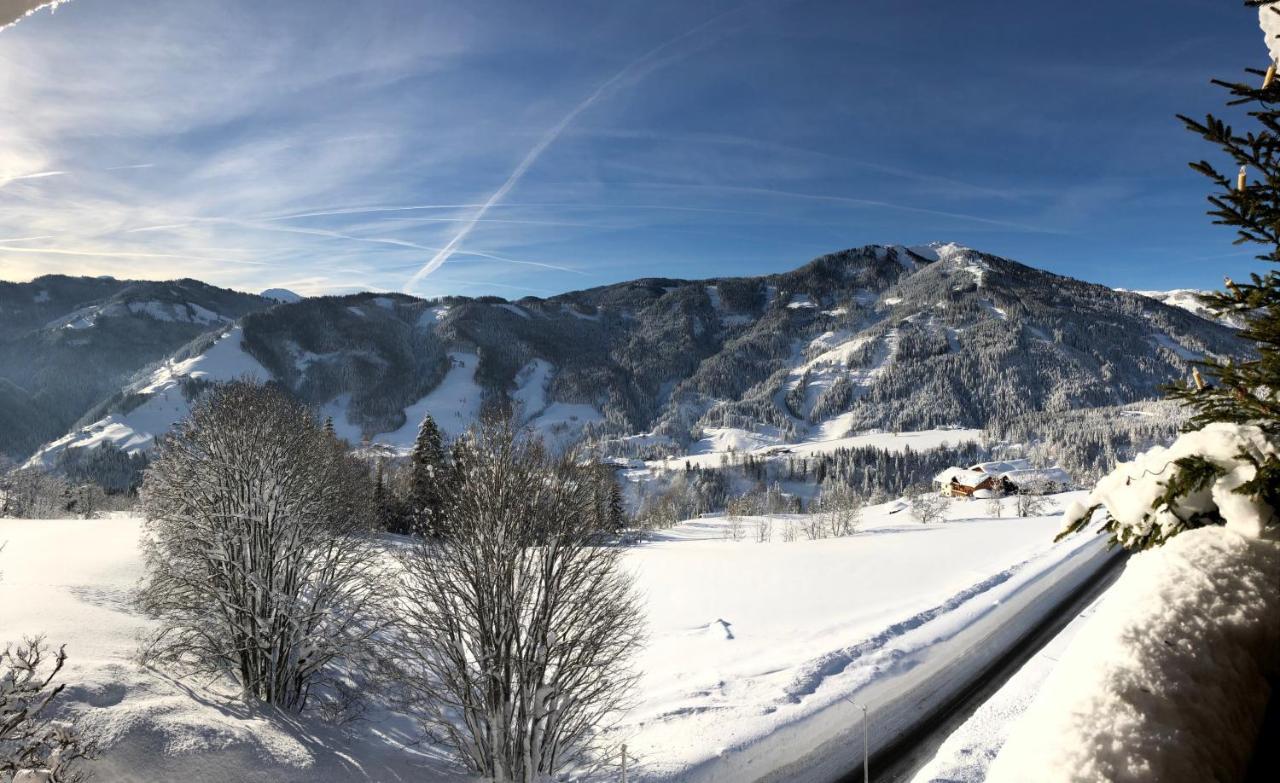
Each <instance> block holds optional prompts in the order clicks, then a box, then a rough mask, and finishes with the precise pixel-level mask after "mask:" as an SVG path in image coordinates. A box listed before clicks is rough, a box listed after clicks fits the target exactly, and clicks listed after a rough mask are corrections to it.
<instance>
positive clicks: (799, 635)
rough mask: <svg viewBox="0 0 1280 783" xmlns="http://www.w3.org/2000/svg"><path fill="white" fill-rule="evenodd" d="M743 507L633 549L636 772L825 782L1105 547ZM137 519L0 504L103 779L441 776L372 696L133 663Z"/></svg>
mask: <svg viewBox="0 0 1280 783" xmlns="http://www.w3.org/2000/svg"><path fill="white" fill-rule="evenodd" d="M1076 494H1077V495H1078V493H1076ZM1074 498H1075V495H1071V494H1069V495H1064V496H1056V497H1055V498H1053V502H1054V505H1055V506H1056V507H1057V508H1061V507H1062V506H1063V505H1064V504H1065V503H1066V502H1067V501H1069V500H1072V499H1074ZM1009 511H1010V512H1011V511H1012V504H1010V508H1009ZM758 521H759V520H756V519H746V520H744V521H743V522H742V525H743V527H744V528H745V530H746V533H745V535H744V536H743V537H742V540H738V541H735V540H732V537H731V536H727V535H726V531H727V530H729V529H731V528H732V526H733V525H734V524H735V523H733V522H732V521H730V520H728V519H725V518H723V517H719V518H712V519H701V520H690V521H687V522H684V523H682V524H680V525H677V526H676V527H675V528H673V529H671V530H669V531H666V532H664V533H662V534H660V535H658V536H657V537H656V538H655V539H654V540H652V541H650V542H649V543H646V544H643V545H640V546H637V547H635V548H632V549H630V550H628V552H627V555H626V565H627V567H628V568H629V569H631V570H632V571H633V572H634V574H635V576H636V580H637V586H638V589H639V590H640V591H641V593H642V595H643V596H644V599H645V601H646V603H647V614H648V622H649V643H648V646H647V647H646V649H645V651H644V652H643V654H642V655H641V657H640V659H639V660H638V662H637V663H638V666H639V669H640V670H641V671H642V680H641V684H640V688H639V691H638V700H637V703H636V705H635V706H634V707H633V708H632V709H631V710H630V711H629V712H627V713H626V714H625V715H624V716H623V717H622V721H621V723H620V725H619V726H618V727H617V729H615V736H614V739H616V740H617V741H625V742H626V743H627V744H628V747H629V750H630V754H631V755H632V758H633V766H632V768H631V770H630V772H631V778H630V779H631V780H639V781H667V780H680V781H703V780H708V781H711V780H718V781H751V780H789V781H805V780H821V779H826V778H829V777H830V776H832V775H833V774H834V773H836V772H838V771H839V770H842V769H846V768H848V767H849V766H852V765H853V764H854V763H856V761H857V760H858V756H859V752H860V743H859V742H856V741H855V739H854V738H855V737H856V738H857V739H858V740H860V736H861V734H860V732H861V728H860V723H859V720H860V715H861V712H860V709H859V708H857V707H855V706H854V704H853V702H859V703H866V704H868V705H869V706H870V707H871V712H872V716H873V718H872V742H873V745H875V744H882V743H884V742H885V741H886V740H887V739H889V738H890V737H891V735H892V734H894V733H895V732H897V731H899V730H901V729H902V728H903V727H904V726H905V725H907V724H908V723H909V722H910V721H911V720H912V719H913V718H915V717H916V716H917V715H918V714H919V713H920V712H921V711H922V710H924V709H926V708H927V707H928V706H929V705H930V704H931V703H933V702H934V701H936V700H938V699H941V698H945V697H946V696H947V695H948V694H949V693H950V692H951V691H952V690H953V689H954V688H956V687H959V686H961V685H962V684H963V681H964V680H965V678H966V677H967V676H969V675H970V674H971V673H972V672H974V671H977V670H980V669H981V668H983V667H984V666H985V664H986V663H988V662H989V660H990V659H991V658H992V657H993V656H995V655H998V654H999V653H1000V652H1001V651H1002V650H1003V649H1005V648H1007V646H1008V645H1009V644H1011V643H1012V642H1013V641H1014V640H1015V639H1016V638H1017V637H1018V636H1020V634H1021V632H1022V631H1023V630H1024V629H1025V628H1026V627H1027V626H1028V625H1029V624H1031V623H1033V622H1035V621H1036V620H1038V619H1040V617H1041V615H1042V614H1043V612H1045V611H1047V609H1048V608H1049V607H1050V606H1052V604H1053V603H1055V602H1056V600H1058V599H1059V598H1060V597H1061V594H1063V593H1064V592H1066V591H1069V590H1071V589H1073V587H1074V585H1076V584H1078V583H1079V582H1081V581H1083V580H1084V579H1085V578H1087V576H1088V575H1089V574H1091V573H1092V572H1093V571H1094V570H1095V569H1096V568H1097V567H1099V566H1100V565H1101V563H1102V562H1103V558H1104V555H1103V553H1102V550H1101V539H1099V538H1097V537H1090V536H1078V537H1075V538H1074V539H1073V540H1071V541H1068V542H1064V543H1062V544H1057V545H1055V544H1053V543H1052V539H1053V535H1054V534H1055V533H1056V532H1057V530H1058V529H1059V527H1060V525H1061V518H1060V517H1059V516H1056V515H1053V516H1045V517H1037V518H1031V519H1019V518H1012V517H1005V518H1003V519H993V518H989V517H988V516H987V505H986V504H985V503H981V502H968V501H954V502H953V503H952V506H951V508H950V510H949V519H948V521H946V522H943V523H937V524H930V525H922V524H920V523H919V522H916V521H914V520H913V519H911V518H910V516H909V512H908V511H906V510H904V509H903V506H902V504H901V503H890V504H884V505H880V506H874V507H871V508H869V509H868V510H867V511H866V513H865V520H864V523H863V526H862V528H861V529H860V530H859V532H858V533H857V534H855V535H853V536H850V537H846V538H835V539H823V540H817V541H809V540H806V539H805V538H804V536H803V535H801V536H800V537H799V540H795V541H784V540H783V538H784V536H783V533H782V531H783V528H784V527H785V526H788V525H796V524H799V522H800V518H793V517H786V516H782V517H777V518H775V519H774V520H773V525H774V532H773V537H772V541H770V542H768V543H758V542H756V541H755V536H754V528H755V525H756V524H757V523H758ZM138 535H139V523H138V521H137V520H136V519H131V518H118V519H106V520H92V521H30V520H0V541H8V546H7V547H6V549H5V550H4V552H3V553H2V554H0V571H3V574H4V575H3V579H2V580H0V629H2V630H3V633H2V635H3V636H4V637H8V638H16V637H19V636H21V635H24V634H31V633H41V632H43V633H45V634H47V635H48V639H49V641H50V642H54V643H58V644H62V643H66V644H67V650H68V653H69V655H70V662H69V664H68V668H67V670H66V677H65V679H66V681H67V682H68V683H70V687H69V688H68V690H67V692H66V694H65V696H64V703H65V705H66V707H67V708H69V709H73V710H75V711H78V712H82V713H83V714H84V716H85V717H84V720H85V722H86V723H87V725H88V726H89V727H90V728H91V729H92V730H94V731H95V732H96V733H98V734H99V735H100V736H101V737H102V739H103V743H104V747H105V754H104V757H103V760H102V762H101V765H102V770H103V771H104V779H110V780H113V781H115V780H119V781H132V780H155V779H164V780H169V779H182V780H186V781H191V783H203V781H206V780H208V781H212V780H246V781H259V780H262V781H265V780H284V781H293V780H298V781H301V780H309V781H320V782H321V783H327V782H328V781H350V780H366V779H369V780H410V779H413V780H448V779H450V778H449V777H448V774H447V773H446V772H445V771H444V770H445V767H444V766H442V763H441V761H440V759H439V753H438V751H437V750H435V749H433V748H432V747H431V746H430V745H429V744H425V745H416V746H412V747H411V748H407V747H406V746H405V743H408V742H411V741H412V739H413V735H412V731H411V727H410V726H409V725H408V724H407V723H406V722H405V721H404V720H403V719H402V718H400V717H398V716H396V715H394V714H392V713H388V712H386V711H384V710H379V709H376V708H375V709H374V710H373V711H372V712H371V714H370V716H369V720H367V721H366V722H364V723H361V724H357V725H356V726H354V727H352V728H350V729H348V730H346V731H341V730H338V729H335V728H332V727H327V726H325V725H324V724H322V723H320V722H318V721H316V720H313V719H304V720H297V719H289V718H286V717H284V716H280V715H272V714H270V713H264V712H262V711H256V710H249V709H246V708H244V707H243V706H241V705H239V704H237V703H236V702H235V701H234V700H232V699H230V698H229V697H227V695H226V694H219V693H216V692H214V691H213V690H209V689H206V687H205V686H204V684H203V683H199V682H181V683H179V682H173V681H171V680H170V679H168V678H166V677H165V676H163V675H162V674H160V673H157V672H153V671H148V670H142V669H139V668H138V666H137V665H136V664H135V663H134V662H133V657H134V654H135V651H136V637H137V634H138V632H139V631H141V630H143V629H145V628H146V626H147V622H148V621H147V620H146V619H145V618H142V617H140V616H139V615H137V614H136V613H135V612H134V611H133V610H132V608H131V607H130V604H129V590H130V588H131V587H132V586H133V585H134V584H135V583H136V581H137V579H138V578H139V576H140V575H141V561H140V557H139V553H138V549H137V541H138Z"/></svg>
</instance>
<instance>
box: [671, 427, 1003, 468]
mask: <svg viewBox="0 0 1280 783" xmlns="http://www.w3.org/2000/svg"><path fill="white" fill-rule="evenodd" d="M847 431H848V417H847V416H837V417H836V418H834V419H832V420H831V422H828V423H826V424H825V425H823V426H821V427H819V428H817V431H816V432H815V433H814V437H813V438H810V439H807V440H802V441H800V442H798V443H786V442H785V441H784V440H783V438H782V437H781V436H780V435H775V434H769V433H759V432H752V431H749V430H742V429H733V428H729V427H711V428H708V429H706V430H705V431H704V437H703V439H702V440H700V441H698V442H697V443H695V444H694V445H693V448H692V449H691V450H690V453H689V454H685V455H681V456H675V457H668V458H667V459H656V460H650V461H648V462H647V463H646V465H647V467H649V468H670V469H680V470H683V469H684V466H685V463H686V462H687V463H689V464H690V465H694V466H697V467H703V468H718V467H720V466H721V465H722V464H724V463H731V462H732V461H733V459H734V458H736V457H740V456H742V455H745V454H750V455H751V456H754V457H767V456H782V457H785V456H788V455H790V456H798V457H803V456H812V455H814V454H829V453H831V452H833V451H837V450H839V449H857V448H867V447H870V448H877V449H884V450H885V451H892V452H902V451H904V450H906V449H911V450H912V451H928V450H929V449H938V448H942V447H944V446H960V445H962V444H964V443H968V442H972V441H977V440H979V439H980V438H981V437H982V430H976V429H961V428H956V429H936V430H920V431H917V432H864V433H860V434H857V435H844V433H845V432H847Z"/></svg>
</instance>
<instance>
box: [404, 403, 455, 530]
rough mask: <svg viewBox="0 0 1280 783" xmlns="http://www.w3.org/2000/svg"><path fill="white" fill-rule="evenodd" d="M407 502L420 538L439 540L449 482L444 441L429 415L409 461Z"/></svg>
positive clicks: (443, 523) (425, 419) (449, 475)
mask: <svg viewBox="0 0 1280 783" xmlns="http://www.w3.org/2000/svg"><path fill="white" fill-rule="evenodd" d="M410 470H411V471H412V473H411V482H410V502H411V504H412V506H413V516H414V518H415V523H416V526H417V528H418V529H419V531H420V532H422V534H423V535H426V536H432V537H437V538H438V537H441V536H443V535H444V533H445V520H443V519H442V518H441V513H440V511H441V506H442V505H443V502H444V497H445V494H446V492H445V490H446V485H447V483H448V482H449V481H450V480H451V479H452V477H451V474H450V471H449V465H448V462H447V461H446V459H445V450H444V439H443V437H442V436H441V434H440V428H439V427H438V426H437V425H436V422H435V419H433V418H431V414H427V416H426V418H424V419H423V420H422V426H421V427H419V428H418V438H417V440H416V441H415V442H414V444H413V455H412V457H411V459H410Z"/></svg>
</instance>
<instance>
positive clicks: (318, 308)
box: [37, 244, 1245, 464]
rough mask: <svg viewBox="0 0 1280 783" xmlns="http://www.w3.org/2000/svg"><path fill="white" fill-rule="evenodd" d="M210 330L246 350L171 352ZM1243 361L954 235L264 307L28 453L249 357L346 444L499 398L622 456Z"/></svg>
mask: <svg viewBox="0 0 1280 783" xmlns="http://www.w3.org/2000/svg"><path fill="white" fill-rule="evenodd" d="M233 331H234V332H235V336H234V337H226V336H223V335H231V334H232V332H233ZM215 332H216V334H215ZM226 339H233V340H236V341H238V343H237V345H238V350H240V351H241V353H243V354H244V356H245V357H247V359H248V360H252V361H251V362H249V361H247V360H246V361H245V362H244V363H243V364H244V366H239V365H236V366H234V367H232V366H231V365H227V366H226V367H223V368H221V369H218V370H216V371H209V370H208V369H202V368H203V367H204V365H203V364H201V363H200V362H196V363H195V364H184V362H190V361H191V360H192V359H193V358H198V357H200V356H202V355H204V354H205V353H207V352H208V351H209V350H210V349H211V348H212V347H213V346H216V345H218V343H219V342H220V341H221V340H226ZM1244 351H1245V348H1244V346H1243V344H1242V343H1241V342H1240V341H1239V340H1238V338H1236V337H1235V335H1234V332H1233V331H1232V330H1230V329H1228V328H1227V327H1225V326H1222V325H1220V324H1215V323H1213V322H1211V321H1208V320H1205V319H1203V318H1201V317H1199V316H1196V315H1193V314H1191V313H1189V312H1187V311H1185V310H1182V309H1179V308H1175V307H1170V306H1167V305H1165V304H1162V303H1160V302H1158V301H1156V300H1154V299H1150V298H1147V297H1144V296H1141V295H1138V294H1133V293H1129V292H1120V291H1115V290H1112V289H1110V288H1107V287H1105V286H1100V285H1095V284H1091V283H1085V282H1082V281H1078V280H1074V279H1072V278H1068V277H1064V276H1061V275H1054V274H1052V273H1049V272H1044V271H1042V270H1037V269H1034V268H1033V267H1029V266H1026V265H1023V264H1019V263H1018V262H1015V261H1011V260H1008V259H1003V258H1000V257H998V256H993V255H989V254H984V253H981V252H979V251H976V250H971V249H969V248H964V247H961V246H958V245H954V244H938V245H933V246H929V247H917V248H907V247H903V246H880V245H869V246H865V247H860V248H852V249H849V250H844V251H839V252H836V253H831V254H827V255H825V256H821V257H819V258H817V259H814V260H812V261H810V262H809V263H807V264H804V265H802V266H800V267H798V268H796V269H793V270H791V271H788V272H781V273H775V274H770V275H761V276H757V277H739V278H710V279H706V280H678V279H671V278H644V279H640V280H633V281H627V282H624V283H618V284H613V285H608V286H598V287H595V288H590V289H583V290H580V291H570V292H566V293H564V294H559V295H556V296H551V297H546V298H541V297H523V298H521V299H517V300H514V301H509V300H506V299H503V298H501V297H480V298H468V297H444V298H440V299H435V300H423V299H418V298H416V297H412V296H408V295H405V294H383V293H359V294H351V295H346V296H337V297H310V298H306V299H303V300H301V301H299V302H296V303H286V304H273V305H272V306H270V307H266V308H258V309H255V310H253V311H252V312H249V313H246V314H245V315H243V316H242V317H240V318H239V319H238V320H237V321H236V322H235V326H234V328H233V329H217V330H214V332H206V333H204V334H202V335H201V336H199V337H197V338H196V342H195V343H192V344H190V345H188V347H187V348H186V349H184V351H183V352H180V353H179V354H178V355H177V356H175V357H173V358H172V359H167V360H163V361H161V362H159V363H157V364H155V365H152V366H151V367H150V368H149V369H147V370H144V371H141V372H139V373H138V374H137V375H136V376H135V378H134V379H133V381H132V382H131V383H130V384H128V385H127V386H126V388H124V389H122V390H121V391H120V392H118V393H117V394H115V395H114V396H113V397H112V398H111V399H108V400H107V401H106V402H104V403H100V404H99V405H97V406H95V407H94V408H93V409H92V415H89V416H85V417H83V419H84V420H82V421H81V422H79V424H78V425H77V427H78V428H77V429H76V430H74V431H72V432H71V433H69V434H68V435H66V436H64V437H63V438H62V439H59V440H57V441H55V442H54V443H51V444H47V445H46V447H45V448H43V449H42V450H41V452H40V453H39V455H38V458H37V461H40V462H42V463H44V464H54V463H56V461H57V459H58V452H60V451H65V450H67V449H75V448H82V447H84V446H85V445H96V444H100V443H112V444H115V445H118V446H122V447H123V448H125V449H126V450H131V449H132V450H138V449H145V448H146V444H148V443H149V442H150V438H151V437H153V436H154V435H156V434H159V433H156V432H150V431H138V430H137V428H135V427H134V426H133V424H131V423H130V422H131V421H134V420H139V421H141V419H143V418H146V417H148V416H151V417H153V419H154V420H155V421H162V420H168V418H169V417H170V414H173V415H177V414H180V413H181V412H182V409H183V406H184V405H185V404H187V403H189V399H187V397H185V396H184V395H186V394H195V393H198V391H199V389H200V388H202V387H203V385H205V384H207V383H209V382H216V381H219V380H227V379H229V377H228V375H227V373H230V372H233V371H234V372H237V373H238V372H243V371H246V367H249V365H250V364H252V365H253V367H255V368H260V370H261V372H262V373H263V376H262V377H266V378H270V379H273V380H276V381H278V382H280V383H282V384H284V385H285V386H287V387H288V388H290V389H291V390H293V391H294V393H295V394H297V395H298V396H299V397H300V398H302V399H303V400H305V401H306V402H308V403H310V404H312V405H314V406H315V407H316V408H317V409H318V410H320V411H321V412H322V414H323V415H327V416H332V417H333V418H334V420H335V424H336V426H338V428H339V430H340V432H341V433H342V434H344V435H345V436H346V437H347V438H348V439H350V440H352V441H353V442H360V441H365V440H371V441H373V442H383V443H387V444H388V445H390V446H392V447H395V448H404V447H406V446H407V445H408V443H407V442H406V441H411V436H412V432H413V430H414V428H415V427H416V424H417V421H414V420H412V419H413V418H414V417H415V416H419V417H420V415H421V414H422V413H425V412H431V413H432V414H433V415H434V416H435V417H436V418H437V420H441V421H442V425H443V426H444V427H445V428H446V430H448V431H451V432H457V431H460V429H461V428H462V427H465V425H466V424H468V423H469V421H470V420H472V419H473V418H474V417H475V416H476V415H478V414H479V412H480V411H481V410H482V409H483V408H484V407H486V406H499V407H508V408H511V409H513V410H515V411H516V412H517V415H518V416H519V417H520V418H521V420H522V421H523V422H525V423H526V424H527V425H529V426H531V427H532V428H534V429H535V430H537V431H538V432H540V433H541V434H542V435H543V436H544V437H546V438H548V439H550V440H552V441H554V442H556V443H558V444H560V445H567V444H569V443H571V442H574V441H577V440H579V439H582V438H586V439H589V440H591V441H593V442H596V443H599V444H602V448H606V449H608V450H610V451H615V452H622V453H624V454H625V453H627V452H641V453H653V452H655V451H665V452H668V453H676V452H679V451H681V450H682V449H684V448H686V447H687V446H688V445H689V444H691V443H693V442H695V441H697V440H699V439H700V438H701V437H702V436H703V434H704V433H705V431H706V430H708V429H723V428H728V429H738V430H743V431H747V432H766V431H767V432H769V433H770V434H772V435H776V436H777V437H778V438H779V439H780V440H781V441H783V442H786V441H794V440H796V439H799V438H803V437H809V436H812V435H814V433H821V434H824V435H843V434H847V433H848V432H856V431H865V430H870V429H876V428H882V429H895V430H899V429H901V430H923V429H931V428H935V427H939V426H967V427H983V426H986V425H987V424H988V423H990V422H991V421H992V420H994V419H995V418H999V417H1012V416H1016V415H1019V414H1022V413H1028V412H1036V411H1042V410H1050V411H1051V410H1074V409H1079V408H1086V407H1098V406H1109V405H1118V404H1126V403H1129V402H1134V401H1137V400H1142V399H1150V398H1153V397H1155V396H1158V393H1159V387H1160V385H1161V384H1163V383H1166V382H1168V381H1170V380H1173V379H1175V378H1179V377H1184V376H1185V375H1186V374H1187V373H1188V372H1189V366H1190V364H1189V363H1190V362H1191V361H1193V360H1194V358H1196V357H1197V356H1200V355H1205V354H1211V355H1243V354H1244ZM233 355H235V354H233ZM183 357H185V358H183ZM232 364H235V363H232ZM211 366H212V365H211ZM257 372H258V369H252V372H251V374H254V373H257ZM157 384H159V386H157ZM161 386H162V387H164V391H165V394H166V396H165V397H163V398H159V397H157V396H156V394H157V390H158V389H159V388H160V387H161ZM160 399H163V400H165V402H164V404H165V405H169V406H170V408H169V409H166V411H167V412H166V413H165V414H164V415H163V416H159V413H158V410H159V408H161V407H162V405H161V402H160V401H159V400H160ZM156 416H159V418H155V417H156ZM131 417H132V418H131ZM150 420H151V419H149V420H148V421H150ZM637 436H643V437H637Z"/></svg>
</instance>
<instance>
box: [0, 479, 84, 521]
mask: <svg viewBox="0 0 1280 783" xmlns="http://www.w3.org/2000/svg"><path fill="white" fill-rule="evenodd" d="M72 500H73V498H72V496H71V487H70V485H68V484H67V482H66V480H65V479H63V478H62V477H61V476H57V475H54V474H53V473H50V472H48V471H46V470H42V469H40V468H35V467H30V468H15V469H13V470H10V471H9V472H7V473H5V474H3V475H0V516H4V517H19V518H25V519H52V518H55V517H62V516H66V515H67V514H69V513H70V510H71V506H72Z"/></svg>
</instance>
